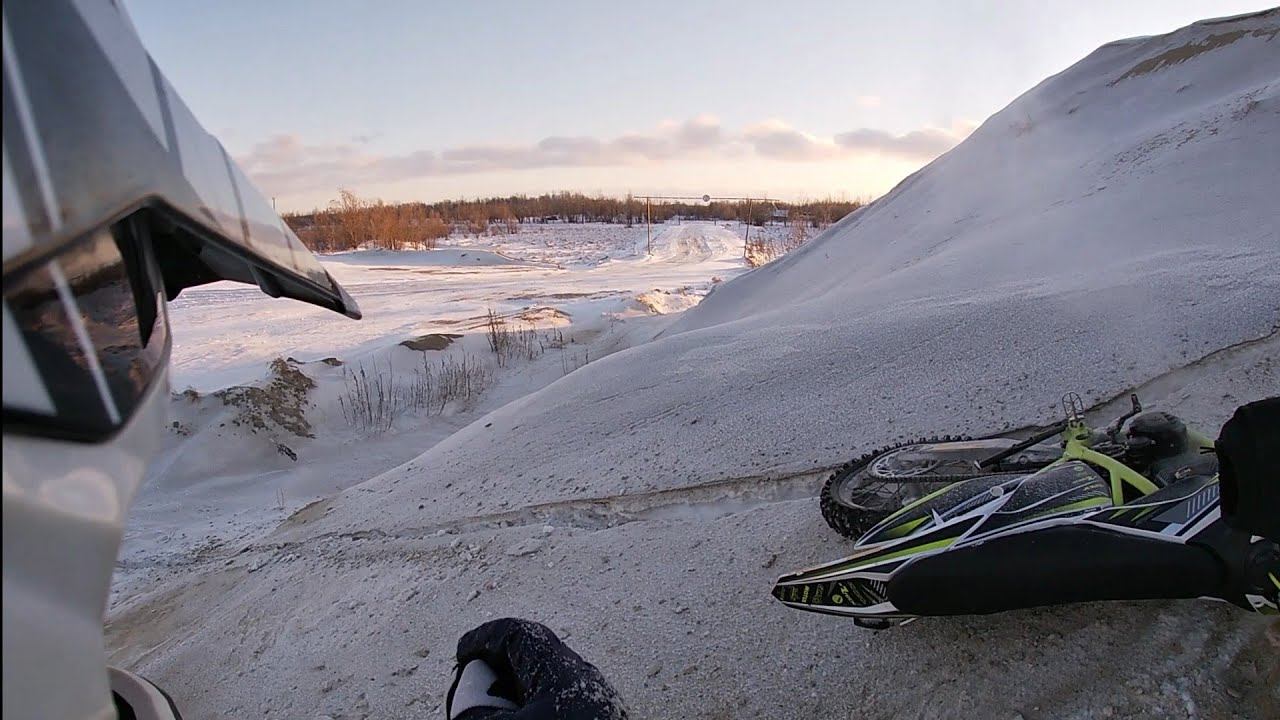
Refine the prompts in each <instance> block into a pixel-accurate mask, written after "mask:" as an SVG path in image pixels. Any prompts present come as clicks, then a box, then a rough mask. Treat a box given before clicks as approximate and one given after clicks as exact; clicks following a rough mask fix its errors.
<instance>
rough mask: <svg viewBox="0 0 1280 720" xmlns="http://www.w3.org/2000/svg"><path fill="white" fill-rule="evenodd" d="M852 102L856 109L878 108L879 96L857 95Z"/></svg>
mask: <svg viewBox="0 0 1280 720" xmlns="http://www.w3.org/2000/svg"><path fill="white" fill-rule="evenodd" d="M853 102H854V103H855V104H856V105H857V106H858V107H863V108H878V107H880V104H881V99H880V96H879V95H859V96H858V97H856V98H854V99H853Z"/></svg>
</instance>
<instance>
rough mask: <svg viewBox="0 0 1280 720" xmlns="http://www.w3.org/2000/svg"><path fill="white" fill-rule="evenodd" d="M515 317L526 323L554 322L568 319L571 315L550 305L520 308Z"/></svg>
mask: <svg viewBox="0 0 1280 720" xmlns="http://www.w3.org/2000/svg"><path fill="white" fill-rule="evenodd" d="M514 317H515V319H517V320H523V321H524V322H527V323H539V322H548V321H550V322H555V321H557V320H568V319H569V318H571V317H572V316H571V315H570V314H569V313H567V312H565V311H564V310H561V309H559V308H553V307H550V306H542V307H532V308H526V309H524V310H521V311H520V312H518V313H516V314H515V315H514Z"/></svg>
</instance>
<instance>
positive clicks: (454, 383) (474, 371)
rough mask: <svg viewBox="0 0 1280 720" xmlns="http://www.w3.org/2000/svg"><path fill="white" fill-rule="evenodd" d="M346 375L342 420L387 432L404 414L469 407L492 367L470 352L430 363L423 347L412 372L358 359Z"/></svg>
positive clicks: (488, 381)
mask: <svg viewBox="0 0 1280 720" xmlns="http://www.w3.org/2000/svg"><path fill="white" fill-rule="evenodd" d="M343 380H344V388H343V392H342V394H341V395H340V396H339V397H338V406H339V407H340V408H341V410H342V417H343V419H344V420H346V422H347V424H348V425H350V426H351V427H352V428H355V429H356V430H361V431H364V432H372V433H383V432H386V431H388V430H390V429H391V427H392V425H393V424H394V423H395V419H396V418H397V417H399V416H401V415H405V414H415V415H417V414H423V413H425V414H427V415H441V414H443V413H444V412H445V410H447V409H448V408H449V406H450V405H451V404H456V405H459V406H461V407H463V408H465V407H468V406H470V404H471V402H472V401H473V400H475V399H476V398H477V397H479V395H480V393H482V392H484V390H485V388H487V387H488V386H489V385H490V384H492V382H493V369H492V368H491V367H490V366H489V365H488V364H486V363H485V362H483V361H481V360H479V359H477V358H475V357H473V356H471V355H469V354H463V355H461V356H455V355H446V356H444V357H442V358H440V359H439V361H438V362H431V360H430V359H429V358H428V356H427V354H426V353H425V352H424V353H423V354H422V365H421V366H420V367H417V368H414V370H413V372H412V373H409V374H403V373H402V374H400V375H399V376H397V375H396V372H395V367H394V366H392V365H391V364H390V362H388V363H387V365H386V367H385V368H382V367H379V366H378V363H377V362H372V363H370V364H369V366H366V365H365V363H360V364H358V365H357V366H356V368H355V369H348V370H347V371H345V372H344V373H343Z"/></svg>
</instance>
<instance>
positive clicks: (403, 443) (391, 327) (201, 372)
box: [116, 222, 783, 591]
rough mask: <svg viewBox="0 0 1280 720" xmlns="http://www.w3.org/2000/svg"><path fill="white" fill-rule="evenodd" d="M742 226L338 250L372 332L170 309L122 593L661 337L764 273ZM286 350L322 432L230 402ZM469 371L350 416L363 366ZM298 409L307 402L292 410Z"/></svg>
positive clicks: (328, 261) (224, 301)
mask: <svg viewBox="0 0 1280 720" xmlns="http://www.w3.org/2000/svg"><path fill="white" fill-rule="evenodd" d="M761 231H762V229H761V228H753V233H759V232H761ZM763 231H765V232H775V233H776V232H781V231H783V230H782V229H778V228H768V229H764V230H763ZM743 232H744V228H743V227H742V226H740V225H739V224H737V223H729V224H726V223H720V224H716V223H699V222H694V223H674V222H673V223H671V224H668V225H659V226H655V227H654V229H653V241H652V253H650V252H648V250H647V248H646V230H645V228H644V227H643V226H637V227H634V228H626V227H624V226H621V225H605V224H586V225H569V224H548V225H534V226H526V227H525V228H524V229H523V230H522V232H520V233H518V234H516V235H503V236H492V237H480V238H466V237H464V238H453V239H450V240H449V241H448V244H447V245H445V246H443V247H440V248H438V249H436V250H433V251H426V252H385V251H357V252H349V253H340V254H334V255H327V256H323V257H322V261H323V263H324V264H325V266H326V268H327V269H328V270H329V272H330V273H331V274H333V276H334V277H335V278H336V279H338V281H339V282H341V283H342V284H343V286H344V287H345V288H347V290H348V292H350V293H351V294H352V296H353V297H355V298H356V299H357V301H358V302H359V303H360V307H361V309H362V311H363V312H364V315H365V318H364V319H363V320H361V321H359V322H355V321H352V320H349V319H347V318H343V317H340V316H337V315H335V314H334V313H332V312H328V311H325V310H321V309H318V308H315V307H312V306H310V305H305V304H303V303H299V302H296V301H290V300H279V299H272V298H269V297H267V296H265V295H263V294H262V293H261V292H260V291H258V289H257V288H253V287H248V286H245V285H241V284H236V283H227V282H223V283H214V284H211V285H207V286H203V287H200V288H195V289H191V290H187V291H186V292H184V293H183V295H182V296H181V297H179V298H178V299H177V300H176V301H175V302H173V303H172V305H171V321H172V324H173V327H174V347H173V367H174V371H173V378H172V384H173V387H174V389H175V391H179V393H180V394H179V395H178V396H177V397H176V398H175V400H174V401H173V404H172V411H171V416H172V421H173V423H174V424H173V426H172V434H171V437H170V438H169V443H168V447H167V450H166V452H165V453H164V455H163V456H162V457H161V458H160V460H159V462H158V463H157V464H156V466H155V471H154V472H153V474H152V477H151V478H150V479H149V480H148V482H147V483H146V485H145V486H144V490H143V491H142V493H141V495H140V497H139V498H138V501H137V503H136V504H135V506H134V509H133V515H132V517H131V518H130V522H129V528H128V535H127V541H126V544H125V549H124V553H123V556H122V568H121V569H122V572H121V574H120V576H119V577H118V578H117V588H116V589H117V591H118V590H120V589H121V588H122V587H124V586H126V585H127V584H128V582H129V581H131V580H132V579H135V575H134V574H133V573H132V571H133V570H134V569H136V568H154V567H156V566H157V564H159V565H161V566H164V565H166V564H167V563H169V562H179V563H182V562H185V558H187V557H188V556H189V554H190V553H192V552H208V551H209V550H210V549H212V548H216V547H222V546H224V545H225V544H226V543H227V542H230V541H234V540H244V539H247V538H249V537H252V536H254V535H256V534H260V533H261V532H263V531H265V530H268V529H270V528H271V527H273V526H274V525H275V524H276V523H278V522H279V521H280V520H281V519H283V518H284V517H285V516H287V514H288V513H289V512H292V511H294V510H297V509H298V508H300V507H302V506H304V505H306V504H307V503H309V502H311V501H313V500H316V499H318V498H320V497H323V496H326V495H329V494H332V493H334V492H337V491H339V490H342V489H345V488H347V487H350V486H352V485H356V484H358V483H360V482H363V481H365V480H368V479H370V478H372V477H374V476H375V475H377V474H379V473H381V472H383V471H385V470H389V469H391V468H393V467H395V466H397V465H399V464H401V463H402V462H404V461H406V460H409V459H411V458H412V457H414V456H416V455H418V454H420V453H422V452H424V451H425V450H427V449H429V448H430V447H431V446H433V445H434V444H436V443H437V442H439V441H440V440H441V439H443V438H444V437H447V436H448V435H450V434H452V433H453V432H455V431H456V430H458V429H460V428H462V427H464V426H466V425H467V424H469V423H470V422H471V421H473V420H475V419H476V418H478V417H480V416H481V415H483V414H484V413H485V412H487V411H489V410H493V409H495V408H498V407H501V406H502V405H505V404H506V403H508V402H510V401H512V400H514V399H516V398H519V397H521V396H523V395H526V394H528V393H530V392H532V391H533V390H537V389H539V388H541V387H543V386H545V385H547V384H549V383H551V382H552V381H554V380H556V379H559V378H561V377H563V376H564V375H566V374H568V373H570V372H572V371H574V370H576V369H578V368H580V367H582V366H583V365H586V364H587V363H588V362H591V361H592V360H595V359H599V358H601V357H604V356H606V355H608V354H610V353H613V352H616V351H617V350H619V349H621V348H624V347H627V346H629V345H631V344H634V343H637V342H644V341H646V340H648V339H650V338H651V337H652V336H653V335H655V334H656V333H658V332H659V331H660V330H661V329H662V328H663V327H665V326H666V325H667V324H669V323H670V321H671V320H672V319H673V317H674V316H673V315H672V313H678V312H680V311H682V310H685V309H686V308H688V307H691V306H693V305H694V304H696V303H697V302H698V301H700V300H701V299H702V297H703V296H704V295H706V294H707V293H708V292H710V291H711V289H712V288H713V287H715V285H716V284H718V283H720V282H723V281H724V280H725V279H728V278H732V277H734V276H736V275H738V274H740V273H742V272H744V271H745V270H746V269H747V268H746V265H745V264H744V262H743V260H742V237H743V236H742V233H743ZM490 311H492V312H494V313H495V314H496V315H498V316H500V318H501V320H502V323H503V327H505V328H508V329H510V330H512V331H513V332H523V333H525V334H526V336H528V337H529V338H530V340H529V344H530V347H529V348H528V349H527V351H524V352H520V353H514V354H515V355H518V357H510V358H507V357H503V358H501V359H500V358H498V357H497V356H496V355H495V354H494V352H493V351H492V349H491V348H490V347H489V344H488V339H487V336H486V335H487V325H488V322H489V318H488V313H489V312H490ZM406 342H407V343H410V344H415V343H416V342H417V343H420V344H416V345H415V346H412V347H406V346H405V345H402V343H406ZM416 348H422V349H416ZM531 356H533V357H531ZM277 358H284V359H286V361H288V367H289V368H290V369H291V370H294V371H296V372H298V373H301V374H303V375H305V376H306V377H307V378H309V379H310V380H311V381H313V382H314V383H315V384H316V387H315V388H314V389H312V390H311V391H310V392H309V394H308V397H307V399H306V400H305V401H303V402H302V403H300V404H298V405H300V408H299V409H301V410H302V412H303V413H304V414H305V416H306V420H307V424H308V425H310V426H311V428H310V431H308V432H301V433H300V432H298V431H296V429H294V430H291V429H290V428H281V427H279V426H278V424H277V423H274V422H272V421H271V419H270V414H271V412H272V411H273V410H276V411H279V412H284V413H286V414H288V413H289V412H290V411H291V409H290V408H291V406H293V405H295V404H297V403H292V402H289V401H290V400H291V399H292V398H290V397H286V398H276V397H269V398H266V400H265V405H266V406H267V407H266V409H265V410H264V409H263V408H262V407H260V406H262V405H264V399H263V398H260V397H257V396H254V397H251V398H249V399H248V400H242V396H241V394H240V393H236V394H234V395H231V396H228V397H230V398H231V399H232V402H228V401H225V400H223V399H221V398H218V397H216V394H217V393H218V392H219V391H222V392H225V390H224V389H225V388H228V387H235V386H254V387H265V388H267V389H268V390H270V388H271V382H272V381H273V380H275V379H276V377H277V375H276V374H275V373H274V372H273V371H272V370H271V369H270V364H271V363H272V361H274V360H276V359H277ZM326 360H327V362H325V361H326ZM500 360H501V362H500ZM463 362H466V363H471V364H473V365H475V366H477V367H478V368H479V371H478V372H476V373H474V375H475V377H473V378H472V380H473V381H475V382H476V387H475V388H473V390H474V392H472V393H471V395H470V397H467V398H459V399H453V400H450V401H448V402H447V403H445V404H444V406H443V407H436V406H434V404H432V405H431V406H430V407H426V406H425V405H427V403H425V402H421V403H418V405H422V406H420V407H399V408H395V409H393V410H391V411H389V412H388V417H387V423H386V425H387V426H386V427H383V426H382V424H377V425H376V426H374V427H370V425H371V423H362V422H359V421H356V422H353V421H352V419H351V418H350V417H349V415H350V413H345V414H344V409H345V408H344V403H345V402H349V401H350V400H352V395H353V393H352V390H351V388H353V387H355V386H356V383H355V379H354V376H355V375H356V374H358V373H363V374H364V375H365V376H366V377H369V376H374V377H378V378H380V379H381V380H382V381H383V385H384V386H388V387H389V386H391V385H393V384H394V386H395V387H394V388H392V389H391V392H393V393H394V392H397V391H399V392H407V391H410V390H411V387H410V386H411V385H412V384H413V382H414V380H415V379H417V380H419V381H420V382H421V379H422V378H423V377H424V374H422V373H423V372H424V369H425V368H424V363H427V364H428V366H430V367H431V368H432V369H433V370H437V369H438V368H439V367H440V366H441V364H442V363H447V364H448V366H449V367H454V366H455V363H463ZM338 363H341V364H338ZM415 373H419V374H418V375H415ZM397 374H398V377H397ZM435 374H438V372H437V373H435ZM290 377H294V378H296V377H298V376H295V375H292V374H291V375H290ZM184 392H185V394H182V393H184ZM209 393H215V396H213V397H210V395H209ZM281 400H283V401H284V403H283V404H284V405H285V406H290V407H285V408H279V407H277V406H278V405H280V402H279V401H281ZM279 412H277V415H279ZM264 413H265V414H266V416H267V419H266V420H265V425H266V427H259V426H258V423H257V422H256V421H255V420H254V418H255V417H257V416H262V415H263V414H264ZM291 427H292V426H291ZM306 435H312V436H314V437H306ZM280 445H283V446H284V447H286V448H288V451H285V450H283V449H281V448H280V447H279V446H280ZM288 452H292V453H294V455H295V456H296V457H290V456H289V455H288ZM143 577H146V574H145V573H144V575H143Z"/></svg>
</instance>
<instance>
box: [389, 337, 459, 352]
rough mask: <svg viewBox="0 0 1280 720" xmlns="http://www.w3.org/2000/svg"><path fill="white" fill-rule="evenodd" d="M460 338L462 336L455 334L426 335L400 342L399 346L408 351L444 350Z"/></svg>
mask: <svg viewBox="0 0 1280 720" xmlns="http://www.w3.org/2000/svg"><path fill="white" fill-rule="evenodd" d="M460 337H462V336H461V335H459V334H457V333H428V334H426V335H419V336H418V337H416V338H410V339H408V340H401V341H400V344H401V345H403V346H404V347H407V348H409V349H410V350H418V351H425V350H444V349H445V348H447V347H449V346H450V345H452V344H453V341H454V340H457V339H458V338H460Z"/></svg>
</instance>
